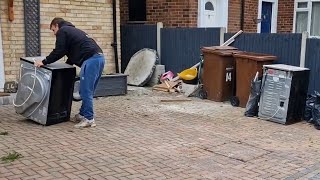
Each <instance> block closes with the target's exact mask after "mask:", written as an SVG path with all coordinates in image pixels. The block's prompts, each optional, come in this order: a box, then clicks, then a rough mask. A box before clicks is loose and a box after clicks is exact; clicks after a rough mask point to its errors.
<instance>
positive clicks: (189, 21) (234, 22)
mask: <svg viewBox="0 0 320 180" xmlns="http://www.w3.org/2000/svg"><path fill="white" fill-rule="evenodd" d="M241 1H242V0H229V12H228V32H238V31H239V30H240V27H241V26H240V22H241ZM127 2H128V1H127V0H120V4H121V7H120V12H121V24H125V23H126V22H127V21H128V20H129V10H128V3H127ZM146 6H147V7H146V12H147V17H146V18H147V22H148V23H152V24H155V23H156V22H163V24H164V27H197V24H198V23H197V22H198V1H197V0H187V1H186V0H171V1H167V0H148V1H146ZM258 6H259V2H258V1H257V0H245V12H244V29H243V30H244V31H245V32H257V23H256V22H257V18H258ZM293 12H294V0H289V1H279V4H278V26H277V31H278V32H292V23H293V15H294V14H293Z"/></svg>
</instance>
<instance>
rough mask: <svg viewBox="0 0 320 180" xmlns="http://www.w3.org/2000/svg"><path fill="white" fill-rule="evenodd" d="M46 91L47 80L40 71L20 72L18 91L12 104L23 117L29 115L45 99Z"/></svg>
mask: <svg viewBox="0 0 320 180" xmlns="http://www.w3.org/2000/svg"><path fill="white" fill-rule="evenodd" d="M47 92H48V81H46V80H45V79H44V75H43V73H42V72H41V71H39V70H37V73H36V74H35V73H34V71H33V72H26V73H24V74H22V76H21V79H20V82H19V84H18V91H17V94H16V99H15V101H14V106H15V109H16V112H17V113H18V114H21V115H23V116H24V117H29V116H31V115H32V114H33V113H34V112H35V111H36V110H37V108H39V107H41V103H42V102H43V100H44V99H45V97H46V95H47Z"/></svg>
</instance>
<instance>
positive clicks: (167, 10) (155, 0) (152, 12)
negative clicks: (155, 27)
mask: <svg viewBox="0 0 320 180" xmlns="http://www.w3.org/2000/svg"><path fill="white" fill-rule="evenodd" d="M120 4H121V6H120V13H121V24H125V23H126V22H127V21H128V19H129V11H128V0H120ZM146 14H147V23H151V24H156V23H157V22H163V25H164V26H165V27H196V26H197V18H198V0H172V1H166V0H147V1H146ZM173 17H174V18H173Z"/></svg>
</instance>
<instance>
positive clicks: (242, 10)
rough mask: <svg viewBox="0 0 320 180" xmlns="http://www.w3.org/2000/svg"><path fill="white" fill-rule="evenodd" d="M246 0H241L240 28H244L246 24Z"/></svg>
mask: <svg viewBox="0 0 320 180" xmlns="http://www.w3.org/2000/svg"><path fill="white" fill-rule="evenodd" d="M244 1H245V0H241V15H240V30H243V26H244Z"/></svg>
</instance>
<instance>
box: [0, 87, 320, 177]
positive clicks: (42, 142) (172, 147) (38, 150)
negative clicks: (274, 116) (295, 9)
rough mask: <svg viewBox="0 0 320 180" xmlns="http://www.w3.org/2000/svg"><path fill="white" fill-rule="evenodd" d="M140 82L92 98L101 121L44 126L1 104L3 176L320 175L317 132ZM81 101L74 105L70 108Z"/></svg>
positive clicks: (0, 137)
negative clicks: (14, 155)
mask: <svg viewBox="0 0 320 180" xmlns="http://www.w3.org/2000/svg"><path fill="white" fill-rule="evenodd" d="M179 98H181V97H177V95H167V94H164V93H158V92H151V91H149V90H142V89H139V88H138V89H136V90H135V91H130V92H129V93H128V95H127V96H118V97H108V98H100V99H98V100H95V105H96V106H95V108H96V112H97V117H96V121H97V124H98V126H97V127H96V128H90V129H82V130H78V129H74V128H73V125H74V124H73V123H71V122H66V123H61V124H58V125H53V126H48V127H43V126H41V125H38V124H35V123H33V122H31V121H28V120H24V118H23V117H21V116H19V115H17V114H15V112H14V108H13V106H1V107H0V115H1V118H0V132H8V133H9V134H8V135H0V157H3V156H5V155H6V154H7V153H9V152H13V151H16V152H18V153H20V154H22V155H23V157H22V158H20V159H18V160H16V161H14V162H12V163H0V179H1V180H3V179H10V180H11V179H41V180H44V179H86V180H88V179H237V180H238V179H288V180H289V179H320V158H319V157H320V153H319V149H320V148H319V147H320V143H319V135H320V134H319V133H320V132H318V131H317V130H315V129H314V128H313V127H312V126H310V125H308V124H306V123H304V122H301V123H296V124H293V125H289V126H284V125H280V124H276V123H272V122H268V121H263V120H259V119H256V118H247V117H244V116H243V112H244V109H241V108H234V107H232V106H230V105H229V104H228V103H216V102H212V101H207V100H205V101H203V100H200V99H196V98H193V99H192V101H188V102H166V103H165V102H160V99H179ZM78 108H79V103H74V104H73V111H72V115H74V114H75V113H77V109H78Z"/></svg>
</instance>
